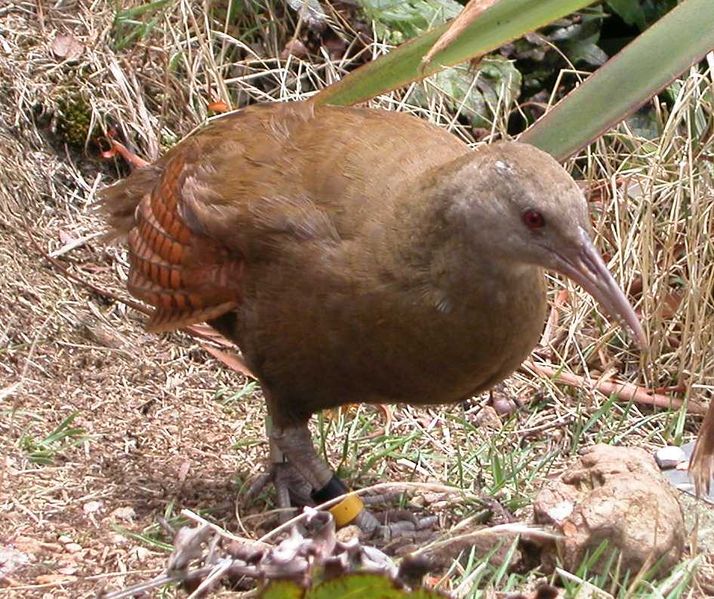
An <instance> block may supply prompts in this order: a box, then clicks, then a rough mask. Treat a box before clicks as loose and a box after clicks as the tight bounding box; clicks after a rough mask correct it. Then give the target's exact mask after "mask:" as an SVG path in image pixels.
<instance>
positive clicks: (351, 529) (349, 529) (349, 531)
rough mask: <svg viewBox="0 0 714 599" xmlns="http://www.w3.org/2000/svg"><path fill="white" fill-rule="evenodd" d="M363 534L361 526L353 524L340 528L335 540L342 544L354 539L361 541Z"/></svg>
mask: <svg viewBox="0 0 714 599" xmlns="http://www.w3.org/2000/svg"><path fill="white" fill-rule="evenodd" d="M361 534H362V531H361V530H360V528H359V526H355V525H354V524H351V525H350V526H345V527H344V528H340V530H338V531H337V532H336V533H335V538H336V539H337V540H338V541H340V542H341V543H348V542H349V541H351V540H352V539H357V540H359V538H360V535H361Z"/></svg>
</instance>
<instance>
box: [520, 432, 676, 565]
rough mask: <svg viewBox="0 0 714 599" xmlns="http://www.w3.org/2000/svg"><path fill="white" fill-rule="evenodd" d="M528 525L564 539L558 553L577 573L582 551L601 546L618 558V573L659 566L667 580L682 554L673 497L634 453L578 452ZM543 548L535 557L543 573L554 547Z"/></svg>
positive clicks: (650, 463)
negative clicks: (541, 526)
mask: <svg viewBox="0 0 714 599" xmlns="http://www.w3.org/2000/svg"><path fill="white" fill-rule="evenodd" d="M534 520H535V522H536V523H537V524H548V525H551V526H553V527H554V528H555V529H556V531H557V532H559V533H561V534H562V535H563V539H561V540H560V541H558V545H559V546H558V548H557V549H558V551H557V553H558V554H559V555H560V558H561V559H562V562H563V565H564V567H565V568H567V569H569V570H575V569H577V567H578V566H579V565H580V563H581V561H582V559H583V557H584V556H585V554H586V552H587V551H591V552H592V551H594V550H595V549H597V548H598V547H599V546H600V545H601V543H602V542H603V541H605V540H607V541H608V543H609V546H608V549H610V550H612V549H615V550H619V551H620V553H621V557H622V566H621V571H622V573H623V574H624V573H625V571H627V570H630V571H632V572H637V571H639V570H640V568H641V567H642V566H643V565H644V564H645V563H648V564H650V563H651V564H654V563H655V562H658V560H661V562H660V563H659V567H660V570H659V572H661V573H662V574H666V573H667V572H668V570H669V569H670V568H672V567H673V566H674V565H675V564H676V563H677V562H678V561H679V559H680V557H681V555H682V551H683V548H684V535H685V529H684V520H683V515H682V509H681V507H680V505H679V501H678V498H677V494H676V491H674V490H673V489H672V488H671V487H670V485H669V484H668V483H667V482H666V480H665V479H664V478H663V476H662V475H661V474H660V472H659V470H658V468H657V465H656V464H655V461H654V460H653V459H652V457H651V456H650V455H649V454H648V453H647V452H646V451H644V450H642V449H639V448H626V447H611V446H609V445H596V446H594V447H592V448H590V449H588V450H587V451H585V452H583V454H582V457H581V458H580V460H579V462H578V463H577V464H576V465H575V466H574V467H573V468H571V469H570V470H568V471H567V472H565V473H564V474H563V475H562V476H561V477H560V479H559V480H556V481H552V482H550V483H548V484H546V486H545V488H544V489H543V490H541V492H540V493H539V494H538V496H537V497H536V500H535V503H534ZM549 549H550V551H548V550H547V549H546V550H544V551H543V553H542V556H541V559H542V561H543V564H544V566H545V567H552V566H553V565H554V562H555V559H556V551H554V549H555V548H554V547H550V548H549ZM608 554H609V551H606V552H605V553H604V555H603V557H602V558H601V561H600V564H598V565H601V564H603V562H604V561H605V560H606V558H607V557H608ZM595 569H597V565H596V566H595Z"/></svg>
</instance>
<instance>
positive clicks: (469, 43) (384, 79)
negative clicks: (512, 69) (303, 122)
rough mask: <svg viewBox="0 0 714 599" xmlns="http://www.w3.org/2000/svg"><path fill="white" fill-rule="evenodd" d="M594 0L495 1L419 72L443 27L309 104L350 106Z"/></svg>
mask: <svg viewBox="0 0 714 599" xmlns="http://www.w3.org/2000/svg"><path fill="white" fill-rule="evenodd" d="M593 1H594V0H538V1H537V2H534V1H533V0H501V1H500V2H499V3H497V4H495V5H494V6H492V7H491V8H489V9H488V10H486V11H485V12H484V13H483V14H482V15H481V16H480V17H479V18H478V19H477V20H476V21H474V22H473V23H472V24H471V25H469V26H468V27H467V28H466V29H465V30H464V32H463V34H462V35H461V36H459V38H458V39H457V40H455V41H454V43H452V44H450V45H449V46H448V47H447V48H445V49H444V50H443V51H442V52H439V53H438V54H436V56H434V59H433V60H432V61H431V64H429V66H428V67H427V68H426V69H424V71H423V72H422V71H420V67H421V59H422V57H423V56H424V55H425V54H426V53H427V52H428V51H429V48H431V46H432V45H433V44H434V43H435V42H436V40H438V39H439V37H441V35H442V34H443V33H444V32H445V31H446V30H447V28H448V24H445V25H442V26H441V27H437V28H436V29H432V30H431V31H427V32H426V33H424V34H422V35H421V36H419V37H417V38H415V39H413V40H411V41H409V42H407V43H405V44H402V45H401V46H399V48H397V49H395V50H393V51H392V52H390V53H389V54H387V55H385V56H382V57H380V58H378V59H377V60H375V61H373V62H370V63H368V64H366V65H364V66H362V67H360V68H359V69H357V70H355V71H353V72H352V73H350V74H349V75H347V76H346V77H345V78H344V79H342V80H341V81H338V82H337V83H335V84H333V85H331V86H329V87H327V88H325V89H324V90H322V91H321V92H320V93H318V94H317V95H316V96H314V98H313V101H314V102H315V103H317V104H342V105H349V104H356V103H357V102H363V101H364V100H368V99H369V98H372V97H374V96H376V95H378V94H381V93H384V92H387V91H390V90H393V89H396V88H398V87H401V86H403V85H406V84H408V83H411V82H412V81H414V80H416V79H420V78H422V77H424V76H428V75H431V74H433V73H435V72H437V71H439V70H440V69H441V68H442V67H443V66H451V65H455V64H458V63H460V62H465V61H466V60H469V59H470V58H472V57H474V56H482V55H484V54H486V53H487V52H491V51H492V50H495V49H497V48H499V47H501V46H502V45H503V44H505V43H507V42H510V41H512V40H514V39H516V38H519V37H521V36H523V35H524V34H526V33H528V32H530V31H533V30H534V29H538V28H539V27H543V26H544V25H547V24H548V23H550V22H551V21H554V20H555V19H559V18H561V17H563V16H565V15H568V14H570V13H572V12H575V11H576V10H579V9H581V8H583V7H584V6H587V5H588V4H591V3H592V2H593Z"/></svg>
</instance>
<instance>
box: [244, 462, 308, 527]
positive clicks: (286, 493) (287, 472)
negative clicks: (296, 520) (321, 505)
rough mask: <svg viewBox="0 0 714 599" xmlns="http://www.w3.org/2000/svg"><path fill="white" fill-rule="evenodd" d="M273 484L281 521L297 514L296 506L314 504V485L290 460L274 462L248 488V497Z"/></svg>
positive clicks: (254, 496) (252, 497)
mask: <svg viewBox="0 0 714 599" xmlns="http://www.w3.org/2000/svg"><path fill="white" fill-rule="evenodd" d="M269 484H272V485H273V487H274V488H275V503H276V507H277V508H278V509H279V510H280V521H281V523H282V522H287V521H288V520H289V519H290V518H292V517H293V516H294V515H295V508H300V507H303V506H306V505H314V502H313V501H312V499H311V497H310V493H311V491H312V487H311V486H310V483H308V482H307V481H306V480H305V479H304V478H303V476H302V475H301V474H300V473H299V472H298V471H297V469H296V468H295V467H294V466H292V464H290V462H274V463H272V464H271V466H270V469H269V470H268V471H267V472H264V473H263V474H261V475H260V476H259V477H258V478H256V479H255V481H253V483H252V484H251V485H250V487H249V488H248V491H247V493H246V498H247V499H248V500H249V501H251V500H253V499H255V498H256V497H258V495H259V494H260V493H261V492H262V491H263V490H264V489H265V487H267V486H268V485H269Z"/></svg>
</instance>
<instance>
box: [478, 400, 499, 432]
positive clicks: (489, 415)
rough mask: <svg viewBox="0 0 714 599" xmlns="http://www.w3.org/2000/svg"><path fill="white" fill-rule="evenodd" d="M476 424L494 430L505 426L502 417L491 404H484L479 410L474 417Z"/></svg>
mask: <svg viewBox="0 0 714 599" xmlns="http://www.w3.org/2000/svg"><path fill="white" fill-rule="evenodd" d="M474 424H475V425H476V426H479V427H482V428H485V429H488V430H493V431H498V430H501V428H503V423H502V422H501V419H500V418H499V416H498V414H497V413H496V410H494V409H493V408H492V407H491V406H484V407H483V408H481V409H480V410H479V411H478V414H476V416H475V417H474Z"/></svg>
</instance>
